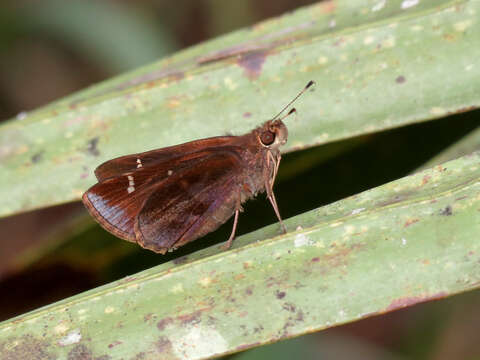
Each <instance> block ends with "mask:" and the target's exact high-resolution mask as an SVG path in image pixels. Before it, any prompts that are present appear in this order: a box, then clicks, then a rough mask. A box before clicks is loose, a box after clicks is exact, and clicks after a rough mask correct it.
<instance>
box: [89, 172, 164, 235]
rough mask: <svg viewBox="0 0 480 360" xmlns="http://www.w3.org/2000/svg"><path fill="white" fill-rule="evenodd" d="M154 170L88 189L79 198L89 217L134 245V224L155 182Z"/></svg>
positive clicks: (111, 179)
mask: <svg viewBox="0 0 480 360" xmlns="http://www.w3.org/2000/svg"><path fill="white" fill-rule="evenodd" d="M157 177H158V174H157V172H156V171H155V169H154V168H151V167H150V168H144V169H143V168H142V169H140V170H137V171H133V172H127V173H124V174H122V175H121V176H116V177H111V178H108V179H107V180H104V181H102V182H99V183H97V184H95V185H93V186H92V187H91V188H90V189H88V190H87V191H86V192H85V193H84V194H83V197H82V200H83V203H84V204H85V206H86V208H87V210H88V211H89V212H90V214H91V215H92V216H93V217H94V218H95V220H97V221H98V223H99V224H100V225H102V226H103V227H104V228H105V229H106V230H108V231H110V232H111V233H113V234H114V235H116V236H118V237H120V238H122V239H125V240H128V241H132V242H135V241H136V240H135V232H134V224H135V221H136V218H137V215H138V212H139V211H140V209H141V207H142V205H143V203H144V202H145V200H146V199H147V198H148V196H150V194H151V193H152V191H153V190H154V184H155V182H158V179H157Z"/></svg>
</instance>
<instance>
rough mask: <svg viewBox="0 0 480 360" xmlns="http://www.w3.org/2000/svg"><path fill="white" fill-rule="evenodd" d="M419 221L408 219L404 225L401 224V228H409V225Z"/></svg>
mask: <svg viewBox="0 0 480 360" xmlns="http://www.w3.org/2000/svg"><path fill="white" fill-rule="evenodd" d="M419 221H420V220H419V219H417V218H413V219H408V220H407V221H405V224H403V227H409V226H410V225H412V224H415V223H416V222H419Z"/></svg>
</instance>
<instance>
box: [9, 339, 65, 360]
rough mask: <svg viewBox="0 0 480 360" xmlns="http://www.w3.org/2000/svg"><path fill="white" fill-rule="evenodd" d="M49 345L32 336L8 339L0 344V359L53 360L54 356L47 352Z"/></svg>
mask: <svg viewBox="0 0 480 360" xmlns="http://www.w3.org/2000/svg"><path fill="white" fill-rule="evenodd" d="M49 346H50V344H49V343H48V342H47V341H42V340H39V339H37V338H35V337H33V336H32V335H24V336H22V337H20V338H8V339H6V340H5V341H2V342H0V357H1V358H2V359H6V360H7V359H8V360H10V359H12V360H16V359H32V360H44V359H45V360H53V359H56V356H55V355H53V354H51V353H50V352H49V351H48V347H49Z"/></svg>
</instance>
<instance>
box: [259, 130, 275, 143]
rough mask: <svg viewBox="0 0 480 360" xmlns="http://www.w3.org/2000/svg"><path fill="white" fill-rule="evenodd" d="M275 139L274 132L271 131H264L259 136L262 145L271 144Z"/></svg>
mask: <svg viewBox="0 0 480 360" xmlns="http://www.w3.org/2000/svg"><path fill="white" fill-rule="evenodd" d="M274 140H275V133H273V132H271V131H264V132H263V133H262V135H261V136H260V141H261V142H262V144H263V145H271V144H272V143H273V141H274Z"/></svg>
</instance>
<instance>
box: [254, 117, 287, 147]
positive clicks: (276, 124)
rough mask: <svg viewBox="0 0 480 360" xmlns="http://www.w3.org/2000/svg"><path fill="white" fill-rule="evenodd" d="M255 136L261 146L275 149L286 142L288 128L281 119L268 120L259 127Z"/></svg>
mask: <svg viewBox="0 0 480 360" xmlns="http://www.w3.org/2000/svg"><path fill="white" fill-rule="evenodd" d="M257 138H258V141H259V142H260V144H261V145H262V146H263V147H265V148H268V149H275V150H277V149H278V148H279V147H280V146H282V145H284V144H285V143H286V142H287V138H288V130H287V127H286V126H285V124H284V123H283V121H282V120H280V119H278V120H269V121H267V122H266V123H264V124H263V126H262V127H261V128H260V129H259V131H258V133H257Z"/></svg>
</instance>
